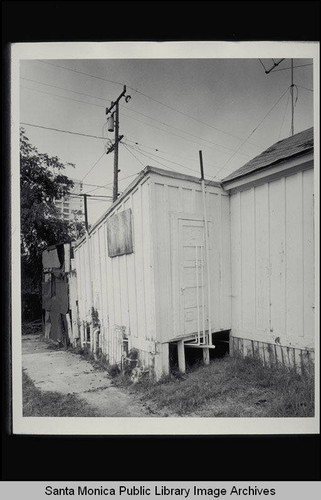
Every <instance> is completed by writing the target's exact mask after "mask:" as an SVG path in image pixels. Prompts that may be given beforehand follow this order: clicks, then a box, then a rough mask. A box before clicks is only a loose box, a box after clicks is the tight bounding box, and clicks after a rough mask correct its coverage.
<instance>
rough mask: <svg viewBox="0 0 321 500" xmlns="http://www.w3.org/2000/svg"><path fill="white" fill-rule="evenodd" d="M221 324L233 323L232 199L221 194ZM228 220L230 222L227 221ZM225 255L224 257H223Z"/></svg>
mask: <svg viewBox="0 0 321 500" xmlns="http://www.w3.org/2000/svg"><path fill="white" fill-rule="evenodd" d="M220 198H221V220H220V226H221V245H220V256H221V261H220V262H221V265H220V269H221V283H220V288H221V292H220V293H221V298H222V304H221V314H222V316H221V324H222V327H223V328H224V326H223V325H226V326H228V325H231V245H230V224H229V221H230V199H229V196H226V195H224V196H223V195H221V196H220ZM226 221H228V223H227V222H226ZM223 255H224V258H223Z"/></svg>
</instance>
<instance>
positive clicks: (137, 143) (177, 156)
mask: <svg viewBox="0 0 321 500" xmlns="http://www.w3.org/2000/svg"><path fill="white" fill-rule="evenodd" d="M126 140H127V141H129V142H132V143H133V144H135V145H138V146H144V147H145V148H149V149H152V150H153V151H156V152H159V153H163V154H166V155H170V156H173V157H174V158H180V159H182V160H185V161H189V162H190V161H191V157H189V158H186V157H185V156H180V155H175V154H173V153H171V152H169V151H164V150H163V149H159V148H156V147H155V146H148V145H147V144H142V143H139V142H137V141H132V140H131V139H128V138H126ZM128 146H129V144H128ZM142 149H143V148H142ZM143 151H144V149H143ZM146 152H147V151H146ZM150 154H151V153H150ZM155 156H156V155H155ZM159 158H162V157H161V156H160V157H159ZM163 159H164V160H166V161H169V162H170V163H177V162H173V161H171V160H169V159H167V158H163ZM177 165H180V166H184V168H189V167H187V166H186V165H182V164H181V163H177ZM209 166H210V167H213V168H217V167H218V165H209ZM190 170H192V169H191V168H190ZM193 172H195V170H193Z"/></svg>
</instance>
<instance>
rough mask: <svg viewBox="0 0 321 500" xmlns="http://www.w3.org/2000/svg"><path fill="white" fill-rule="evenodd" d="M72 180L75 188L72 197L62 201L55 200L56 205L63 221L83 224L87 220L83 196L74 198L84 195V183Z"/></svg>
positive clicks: (66, 197) (64, 198)
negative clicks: (80, 194)
mask: <svg viewBox="0 0 321 500" xmlns="http://www.w3.org/2000/svg"><path fill="white" fill-rule="evenodd" d="M72 180H73V182H74V187H73V188H72V190H71V191H70V194H71V196H64V197H63V198H61V199H60V200H55V201H54V204H55V206H56V208H57V209H58V211H59V214H60V217H61V218H62V219H63V220H66V221H69V222H75V221H77V222H83V221H84V220H85V216H84V200H83V196H73V195H75V194H79V193H82V189H83V183H82V182H81V181H79V180H77V179H72Z"/></svg>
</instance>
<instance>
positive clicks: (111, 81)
mask: <svg viewBox="0 0 321 500" xmlns="http://www.w3.org/2000/svg"><path fill="white" fill-rule="evenodd" d="M38 62H41V63H44V64H48V65H51V66H56V67H58V68H61V69H65V70H67V71H72V72H74V73H79V74H82V75H86V76H89V77H91V78H96V79H98V80H103V81H105V82H109V83H115V84H117V85H123V86H124V84H123V83H121V82H117V81H113V80H109V79H106V78H102V77H99V76H96V75H92V74H90V73H85V72H83V71H78V70H75V69H72V68H66V67H65V66H60V65H58V64H53V63H49V62H48V61H43V60H39V59H38ZM127 88H128V89H130V90H132V91H134V92H136V93H137V94H140V95H142V96H144V97H145V98H147V99H150V100H152V101H154V102H157V103H158V104H160V105H162V106H165V107H166V108H169V109H171V110H172V111H175V112H176V113H179V114H181V115H183V116H186V117H188V118H191V119H192V120H194V121H196V122H198V123H202V124H203V125H205V126H207V127H210V128H213V129H214V130H217V131H218V132H221V133H223V134H226V135H229V136H231V137H235V138H236V139H239V140H242V137H240V136H237V135H235V134H231V133H230V132H226V131H225V130H222V129H219V128H218V127H215V126H214V125H211V124H209V123H206V122H204V121H202V120H199V119H198V118H195V116H192V115H189V114H187V113H184V112H183V111H180V110H179V109H177V108H173V107H172V106H170V105H169V104H166V103H164V102H161V101H159V100H158V99H155V98H154V97H151V96H149V95H147V94H145V93H144V92H142V91H140V90H138V89H135V88H133V87H131V86H129V85H127Z"/></svg>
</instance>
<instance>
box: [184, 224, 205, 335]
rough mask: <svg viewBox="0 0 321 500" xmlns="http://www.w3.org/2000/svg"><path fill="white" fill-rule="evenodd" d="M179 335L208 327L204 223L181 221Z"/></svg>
mask: <svg viewBox="0 0 321 500" xmlns="http://www.w3.org/2000/svg"><path fill="white" fill-rule="evenodd" d="M178 244H179V257H180V274H179V287H180V301H179V302H180V328H179V330H180V334H191V333H196V332H197V331H198V329H201V330H202V329H203V321H204V323H205V328H206V325H207V314H206V311H207V306H206V297H207V294H206V269H205V249H204V222H203V221H197V220H188V219H186V220H185V219H179V238H178Z"/></svg>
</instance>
